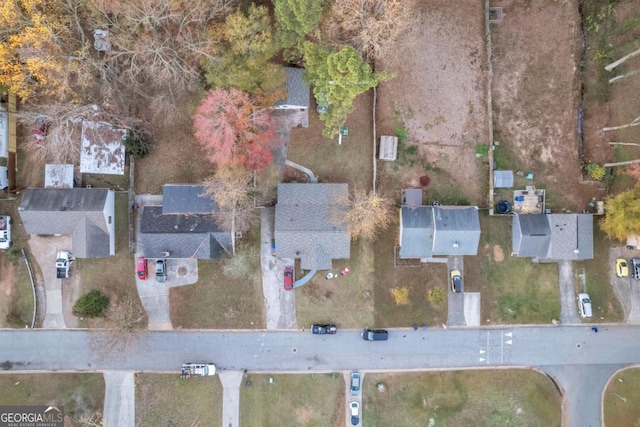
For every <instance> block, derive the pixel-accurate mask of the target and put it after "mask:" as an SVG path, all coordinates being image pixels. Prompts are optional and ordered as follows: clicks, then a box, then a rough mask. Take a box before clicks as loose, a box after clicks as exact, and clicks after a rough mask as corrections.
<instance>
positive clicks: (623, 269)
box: [616, 258, 629, 277]
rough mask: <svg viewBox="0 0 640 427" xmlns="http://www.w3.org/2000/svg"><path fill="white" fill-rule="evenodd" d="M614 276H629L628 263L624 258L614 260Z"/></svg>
mask: <svg viewBox="0 0 640 427" xmlns="http://www.w3.org/2000/svg"><path fill="white" fill-rule="evenodd" d="M616 276H618V277H628V276H629V264H627V260H626V259H624V258H618V259H617V260H616Z"/></svg>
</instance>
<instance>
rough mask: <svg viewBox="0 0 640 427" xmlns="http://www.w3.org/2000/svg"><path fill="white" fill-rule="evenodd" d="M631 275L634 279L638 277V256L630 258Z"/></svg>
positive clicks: (639, 272)
mask: <svg viewBox="0 0 640 427" xmlns="http://www.w3.org/2000/svg"><path fill="white" fill-rule="evenodd" d="M631 267H632V270H631V275H632V276H633V278H634V279H640V258H633V259H632V260H631Z"/></svg>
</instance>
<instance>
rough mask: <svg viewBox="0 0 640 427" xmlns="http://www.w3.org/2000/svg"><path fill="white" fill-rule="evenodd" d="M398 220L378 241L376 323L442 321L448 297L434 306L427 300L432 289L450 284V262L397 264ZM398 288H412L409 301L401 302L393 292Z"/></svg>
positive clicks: (420, 323) (430, 322)
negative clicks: (418, 264)
mask: <svg viewBox="0 0 640 427" xmlns="http://www.w3.org/2000/svg"><path fill="white" fill-rule="evenodd" d="M397 240H398V224H397V222H394V223H392V224H391V225H390V226H389V228H388V229H386V230H385V231H384V232H383V233H381V234H380V236H379V237H378V239H377V240H376V242H375V244H374V254H375V257H374V259H375V262H374V268H375V293H374V296H375V298H374V300H375V321H376V323H375V325H382V326H389V327H408V326H411V325H413V324H417V325H422V324H426V325H441V324H443V323H446V320H447V301H446V299H445V300H444V302H443V304H442V305H441V306H440V307H433V306H432V305H431V304H429V302H428V300H427V295H428V291H429V290H430V289H433V288H435V287H444V288H445V290H446V286H447V266H446V264H425V263H423V264H421V265H420V266H419V267H396V266H395V262H394V260H395V245H397ZM395 288H406V289H407V290H408V292H409V296H408V298H407V304H406V305H397V304H396V301H395V299H394V297H393V295H392V290H393V289H395Z"/></svg>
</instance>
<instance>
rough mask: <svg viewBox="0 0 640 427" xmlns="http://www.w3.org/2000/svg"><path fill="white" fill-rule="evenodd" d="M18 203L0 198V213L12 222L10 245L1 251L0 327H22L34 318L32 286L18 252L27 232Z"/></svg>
mask: <svg viewBox="0 0 640 427" xmlns="http://www.w3.org/2000/svg"><path fill="white" fill-rule="evenodd" d="M18 204H19V199H18V200H0V213H2V214H5V215H9V216H10V217H11V219H12V221H13V223H12V225H11V240H12V242H13V245H12V246H11V248H10V249H8V250H6V251H0V271H2V275H0V291H1V292H2V295H3V296H4V298H2V299H0V327H14V328H24V327H25V326H26V325H28V326H31V321H32V318H33V289H32V286H31V280H30V278H29V272H28V270H27V266H26V265H25V263H24V261H23V260H22V252H21V250H22V249H23V248H26V247H27V235H26V234H25V231H24V227H22V223H21V221H20V215H19V214H18ZM28 253H29V252H28V251H27V254H28ZM27 256H28V255H27ZM30 259H31V266H32V267H33V268H37V264H36V263H34V260H33V258H30Z"/></svg>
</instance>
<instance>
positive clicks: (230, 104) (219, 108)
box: [193, 88, 277, 171]
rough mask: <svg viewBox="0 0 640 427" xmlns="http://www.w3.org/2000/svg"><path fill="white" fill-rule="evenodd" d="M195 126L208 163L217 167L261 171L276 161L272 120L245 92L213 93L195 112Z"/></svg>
mask: <svg viewBox="0 0 640 427" xmlns="http://www.w3.org/2000/svg"><path fill="white" fill-rule="evenodd" d="M193 124H194V128H195V137H196V139H197V140H198V141H199V142H200V144H202V146H203V148H204V149H205V153H206V156H207V159H208V160H209V161H210V162H211V163H213V164H215V165H217V166H218V167H224V166H232V165H238V166H244V167H246V168H248V169H253V170H257V171H262V170H264V169H265V168H266V167H267V166H268V165H269V163H271V160H272V159H273V155H272V154H271V151H270V150H269V149H270V148H271V147H272V145H273V144H275V143H276V142H277V140H276V135H275V130H274V128H273V123H272V121H271V116H270V115H269V113H268V112H267V111H266V110H263V109H258V108H256V106H255V105H254V103H253V102H252V100H251V98H249V95H247V94H246V93H245V92H242V91H240V90H237V89H234V88H231V89H222V88H221V89H215V90H212V91H210V92H209V94H208V95H207V97H206V98H205V99H204V100H203V101H202V103H201V104H200V106H198V108H197V109H196V114H195V116H194V118H193Z"/></svg>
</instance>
